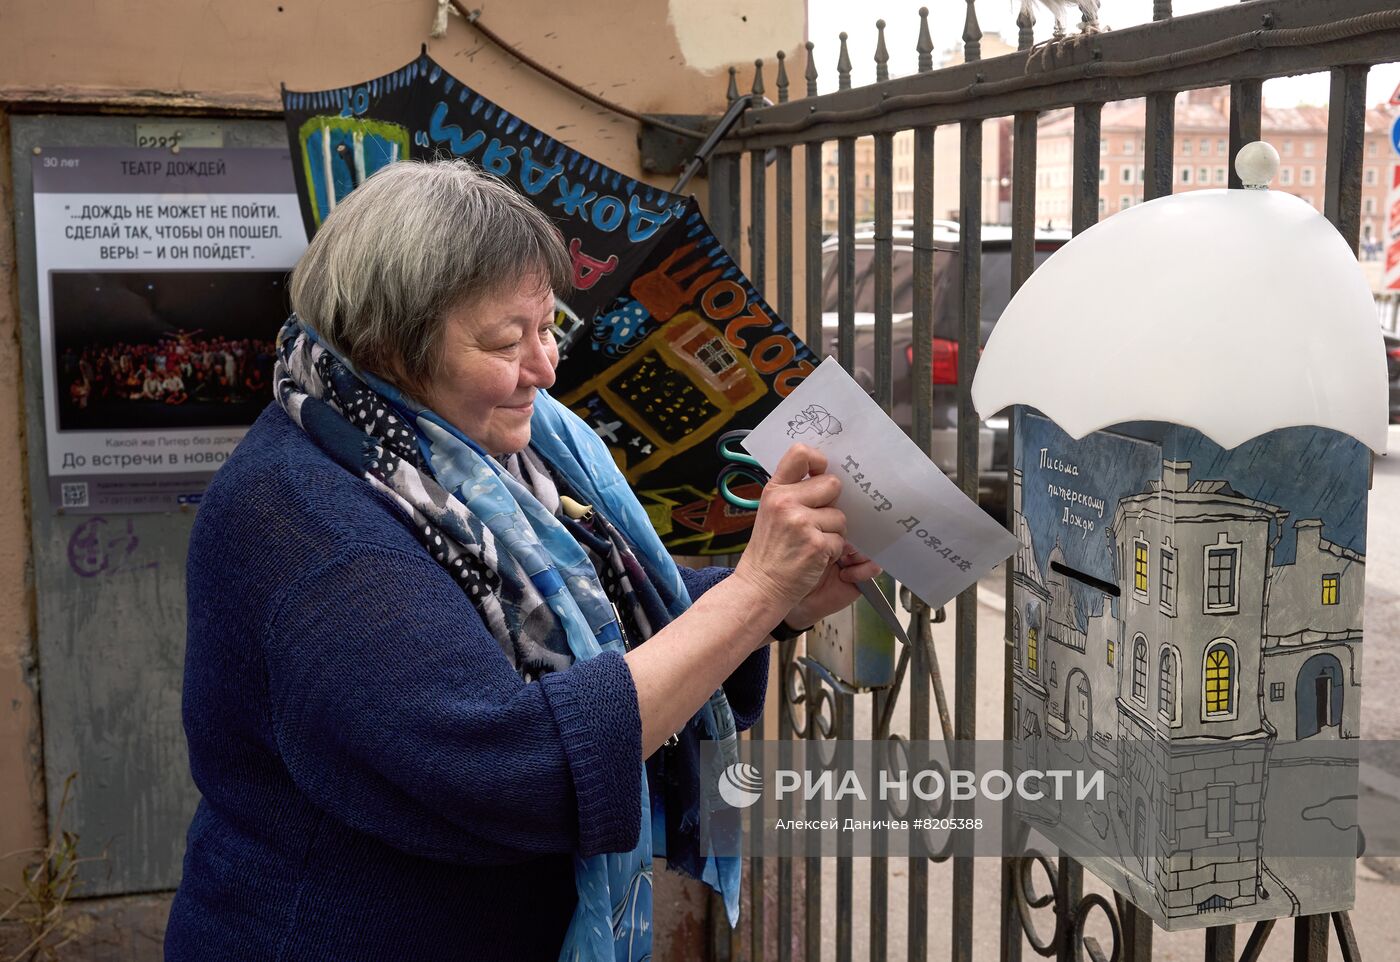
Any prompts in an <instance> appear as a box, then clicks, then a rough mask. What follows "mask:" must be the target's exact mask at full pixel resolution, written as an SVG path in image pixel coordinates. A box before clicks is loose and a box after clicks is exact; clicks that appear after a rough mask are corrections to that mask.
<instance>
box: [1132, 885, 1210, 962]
mask: <svg viewBox="0 0 1400 962" xmlns="http://www.w3.org/2000/svg"><path fill="white" fill-rule="evenodd" d="M1120 922H1121V928H1122V931H1123V962H1150V960H1151V958H1152V919H1151V917H1149V916H1148V914H1147V913H1146V912H1144V911H1143V910H1142V909H1140V908H1138V907H1137V906H1136V905H1134V904H1133V903H1132V902H1129V901H1128V900H1127V899H1124V900H1123V917H1122V919H1121V920H1120ZM1222 928H1226V929H1228V930H1229V931H1230V932H1231V933H1233V932H1234V929H1233V928H1230V927H1229V926H1222ZM1211 931H1213V930H1211ZM1207 939H1209V936H1207ZM1230 944H1231V945H1233V944H1234V941H1233V935H1232V936H1231V943H1230ZM1232 962H1233V960H1232Z"/></svg>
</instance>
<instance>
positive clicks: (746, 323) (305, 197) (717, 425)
mask: <svg viewBox="0 0 1400 962" xmlns="http://www.w3.org/2000/svg"><path fill="white" fill-rule="evenodd" d="M283 101H284V106H285V108H286V117H287V133H288V136H289V138H290V140H291V145H292V156H293V167H294V170H295V173H296V181H297V191H298V194H299V195H300V198H301V206H302V216H303V218H304V219H305V222H306V227H307V230H308V232H314V231H315V229H316V228H317V227H318V226H319V225H320V223H321V221H322V220H323V219H324V218H325V217H326V216H327V215H328V214H329V213H330V211H331V210H332V209H333V208H334V205H335V203H336V202H337V201H338V200H341V199H343V198H344V197H345V196H346V195H347V194H348V193H349V192H350V191H352V190H353V189H354V188H355V186H356V185H357V184H359V183H361V182H362V181H363V180H364V179H365V178H366V177H368V176H369V175H371V174H373V173H374V172H375V171H376V170H378V169H379V168H381V167H383V166H385V165H386V164H391V163H393V162H395V161H396V160H400V159H404V158H418V159H433V158H438V157H464V158H466V159H468V160H470V161H472V162H473V163H475V164H476V165H477V166H479V167H481V168H482V169H483V170H485V171H487V172H489V173H491V174H494V175H495V176H497V177H500V178H501V179H502V180H504V181H505V182H506V183H508V184H510V185H511V186H512V187H514V188H515V189H516V190H518V191H520V193H521V194H523V195H524V196H525V197H527V198H528V199H529V200H530V201H531V202H532V203H534V204H535V205H536V206H537V207H539V208H540V210H542V211H544V212H545V213H546V214H548V215H549V216H550V217H551V218H552V219H553V220H554V222H555V224H557V225H558V227H559V229H560V231H561V232H562V233H563V235H564V239H565V242H566V243H567V244H568V249H569V254H570V256H571V257H572V259H573V267H574V291H573V293H572V294H571V295H569V297H568V298H567V300H560V301H559V303H558V304H557V311H556V321H557V328H558V334H559V339H560V345H559V353H560V364H559V370H558V380H557V382H556V384H555V386H554V388H553V390H552V393H553V394H554V396H555V397H557V398H559V399H560V400H561V401H562V402H564V403H565V404H567V405H568V406H569V407H570V408H571V409H572V410H574V411H575V412H576V413H578V414H579V416H581V417H583V418H584V419H585V420H586V421H588V423H589V424H590V425H591V426H592V427H593V428H594V430H596V431H597V432H598V434H599V435H600V436H601V437H602V438H603V439H604V440H605V441H606V442H607V444H608V446H609V448H610V450H611V451H612V454H613V457H614V458H615V459H616V461H617V463H618V465H619V466H620V467H621V469H622V471H623V473H624V474H625V475H626V476H627V479H628V481H629V482H631V484H632V486H633V488H634V489H635V490H636V491H637V494H638V496H639V497H640V498H641V500H642V503H643V504H644V505H645V506H646V508H647V511H648V513H649V514H650V516H651V520H652V523H653V524H654V525H655V526H656V529H657V531H658V532H659V533H660V535H661V537H662V540H663V541H664V542H665V544H666V546H667V547H668V548H669V549H671V550H672V551H674V552H675V553H677V554H723V553H728V552H731V551H737V550H738V549H740V548H741V547H742V546H743V545H744V544H745V543H746V541H747V539H748V532H749V530H750V528H751V527H752V525H753V511H751V510H749V509H747V508H743V507H739V506H736V505H734V504H731V503H730V502H728V501H726V500H724V499H723V498H721V497H720V495H719V492H718V478H719V477H720V475H721V474H722V473H724V472H725V471H726V469H727V468H732V465H731V464H730V463H729V462H728V461H727V460H726V457H727V455H726V450H727V446H722V445H721V442H722V441H724V440H726V439H730V440H732V439H733V438H734V437H735V435H736V434H737V435H739V436H742V435H743V434H745V433H747V431H749V430H750V429H752V428H753V427H754V426H755V425H757V424H758V422H759V421H761V420H762V419H763V417H764V416H765V415H766V414H767V413H768V412H769V411H771V410H772V409H773V408H774V407H775V406H776V405H777V404H778V402H779V401H781V400H782V398H784V397H786V396H787V395H788V394H790V393H791V392H792V391H793V389H794V388H796V387H797V385H798V384H799V383H800V382H801V380H802V379H803V378H804V377H806V375H807V374H809V373H810V372H811V371H813V370H815V368H816V365H817V362H818V360H819V358H817V357H816V356H815V355H814V354H813V353H812V352H811V351H810V350H809V349H808V348H807V346H806V345H805V344H803V343H802V342H801V341H800V340H799V339H798V338H797V336H796V334H794V333H793V331H792V329H791V328H790V327H788V325H786V324H784V323H783V322H782V321H781V320H779V318H778V317H777V315H776V314H775V313H774V311H773V310H772V309H771V308H770V307H769V306H768V304H766V303H765V302H764V300H763V298H762V297H761V296H760V295H759V293H758V291H756V290H755V289H754V287H753V285H752V284H751V283H750V282H749V280H748V279H747V278H746V277H745V276H744V275H743V273H742V272H741V271H740V270H739V267H738V265H737V264H735V263H734V261H733V259H732V258H731V257H730V256H729V254H728V252H726V251H725V249H724V247H723V245H721V244H720V242H719V240H718V239H717V238H716V237H715V235H714V232H713V231H712V230H711V229H710V227H709V225H708V224H707V223H706V222H705V219H704V217H703V216H702V215H701V213H700V210H699V208H698V206H697V205H696V203H695V201H694V199H692V198H685V197H681V196H679V195H676V194H672V193H668V192H667V191H664V190H661V189H659V188H656V187H651V186H649V185H647V184H644V183H641V182H639V181H636V180H633V179H631V178H629V177H627V176H625V175H623V174H621V173H619V172H618V171H615V170H613V169H611V168H609V167H607V166H604V165H603V164H600V163H598V162H597V161H596V160H592V159H590V158H589V157H587V156H586V155H584V154H581V153H579V152H578V151H577V150H574V149H573V148H571V147H569V146H568V145H566V144H563V143H561V142H559V141H558V140H556V139H555V138H553V137H551V136H550V135H548V134H546V133H544V132H543V131H541V130H539V129H537V128H535V127H532V126H531V125H530V124H528V123H526V122H525V121H523V120H521V119H520V118H519V117H516V116H515V115H513V114H511V113H510V112H509V111H507V110H505V109H503V108H502V107H500V106H499V105H497V104H495V103H492V102H491V101H490V100H488V99H487V98H485V97H483V96H482V95H481V94H479V93H477V92H476V91H474V90H472V89H471V88H470V87H468V86H466V85H465V84H463V83H462V82H461V81H459V80H457V79H456V78H455V77H453V76H451V75H450V74H448V73H447V72H446V71H445V70H443V68H442V67H441V66H440V65H438V64H437V63H435V62H434V61H433V60H432V59H431V58H429V57H428V56H427V54H426V53H424V54H422V55H421V56H419V57H418V58H417V59H416V60H414V61H413V62H412V63H410V64H409V65H408V66H406V67H404V68H402V69H400V70H396V71H394V72H393V73H391V74H387V75H385V76H383V77H380V78H378V79H376V80H371V81H369V82H368V83H364V84H359V85H357V86H352V87H342V88H340V89H338V90H327V91H320V92H315V93H296V92H292V91H285V92H284V94H283ZM731 490H732V491H733V492H734V493H736V494H741V495H747V496H749V497H755V496H756V495H757V491H758V490H759V486H758V483H757V481H755V482H754V483H752V484H749V485H739V486H737V487H733V488H732V489H731Z"/></svg>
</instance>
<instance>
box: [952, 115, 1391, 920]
mask: <svg viewBox="0 0 1400 962" xmlns="http://www.w3.org/2000/svg"><path fill="white" fill-rule="evenodd" d="M1236 166H1237V169H1238V170H1239V171H1240V174H1241V178H1242V180H1243V181H1244V183H1245V184H1246V187H1247V188H1250V187H1252V188H1253V189H1244V190H1228V191H1227V190H1205V191H1198V192H1194V193H1189V194H1184V195H1179V196H1173V197H1165V198H1161V199H1158V200H1153V201H1150V202H1148V203H1145V204H1143V205H1141V206H1139V207H1135V208H1131V209H1129V210H1127V211H1124V212H1122V213H1120V214H1116V215H1114V216H1113V217H1112V218H1110V219H1108V220H1106V221H1104V222H1103V223H1101V224H1098V225H1097V226H1095V227H1092V228H1090V229H1089V230H1087V231H1085V232H1083V233H1082V234H1080V235H1079V236H1078V237H1076V238H1075V239H1074V240H1073V241H1071V242H1070V243H1069V244H1067V245H1066V246H1065V247H1064V248H1063V249H1061V250H1060V251H1059V252H1057V253H1056V254H1055V255H1053V256H1052V257H1051V258H1050V259H1049V260H1048V261H1047V262H1046V263H1045V264H1044V265H1043V266H1042V267H1041V268H1039V269H1038V270H1037V271H1036V272H1035V273H1034V274H1033V275H1032V276H1031V277H1030V278H1029V279H1028V280H1027V281H1026V283H1025V284H1024V285H1023V286H1022V287H1021V289H1020V290H1019V292H1018V293H1017V294H1016V297H1015V298H1014V299H1013V300H1012V302H1011V303H1010V305H1008V307H1007V309H1006V312H1005V314H1003V316H1002V317H1001V319H1000V321H999V323H998V324H997V328H996V331H995V333H994V334H993V335H992V338H991V340H990V341H989V343H988V345H987V348H986V352H985V354H984V355H983V357H982V359H981V362H980V365H979V368H978V372H977V377H976V380H975V381H974V384H973V387H972V396H973V401H974V403H975V405H976V407H977V410H978V412H979V413H980V414H981V415H982V416H983V417H987V416H990V415H992V414H993V413H994V412H996V411H998V410H1001V409H1003V408H1006V407H1008V406H1010V405H1013V404H1014V405H1015V445H1016V450H1015V465H1014V471H1013V494H1012V496H1013V501H1014V510H1015V514H1014V523H1015V534H1016V535H1017V536H1018V538H1019V539H1020V543H1021V544H1020V548H1019V549H1018V550H1017V553H1016V556H1015V561H1014V572H1013V580H1014V590H1013V592H1012V594H1013V598H1012V600H1011V604H1012V605H1013V610H1012V617H1011V624H1012V632H1013V639H1012V641H1013V643H1014V645H1015V658H1014V672H1015V677H1014V686H1013V695H1012V710H1013V713H1014V726H1015V727H1014V732H1015V735H1014V738H1015V743H1016V745H1015V748H1016V757H1017V762H1018V765H1021V766H1023V767H1025V768H1032V769H1039V770H1048V769H1051V768H1054V767H1055V765H1056V760H1057V759H1059V760H1061V761H1065V762H1066V764H1065V765H1064V766H1062V767H1065V768H1069V767H1074V766H1075V765H1078V766H1079V767H1087V768H1090V769H1094V770H1101V771H1102V772H1103V773H1104V781H1103V785H1104V791H1103V792H1102V798H1101V799H1095V798H1091V799H1090V800H1088V802H1087V804H1084V803H1079V802H1070V801H1068V800H1066V801H1064V802H1055V801H1053V800H1051V799H1049V798H1047V799H1044V800H1041V801H1037V802H1029V803H1025V805H1024V810H1023V813H1022V814H1023V815H1024V817H1025V818H1026V819H1027V820H1028V821H1029V823H1030V824H1031V825H1032V826H1033V827H1034V828H1036V829H1037V830H1039V831H1040V832H1041V833H1042V834H1044V835H1045V836H1046V837H1047V838H1049V839H1050V840H1051V841H1052V842H1053V843H1055V844H1058V845H1061V846H1062V847H1064V848H1065V849H1067V850H1069V851H1070V852H1071V853H1073V854H1077V855H1080V856H1084V857H1085V864H1086V866H1087V867H1088V868H1089V869H1090V870H1091V871H1093V872H1095V873H1096V874H1098V875H1099V876H1100V877H1102V878H1103V879H1104V880H1105V881H1107V882H1108V883H1109V884H1110V885H1112V886H1113V887H1114V888H1116V889H1117V890H1119V891H1121V892H1123V893H1124V894H1126V895H1127V896H1128V897H1130V898H1131V899H1132V900H1133V901H1134V902H1135V903H1137V904H1138V905H1139V906H1140V907H1142V908H1143V909H1144V910H1145V911H1147V912H1148V913H1149V914H1150V915H1151V916H1152V917H1153V918H1154V919H1155V920H1156V921H1157V922H1158V923H1159V924H1161V925H1163V926H1165V927H1166V928H1169V929H1181V928H1192V927H1198V926H1206V925H1221V924H1228V923H1234V922H1243V921H1247V920H1253V919H1261V918H1270V917H1276V916H1286V915H1303V914H1315V913H1320V912H1327V911H1333V910H1339V909H1346V908H1349V907H1350V906H1351V904H1352V901H1353V898H1354V892H1355V879H1354V869H1355V856H1356V853H1357V850H1358V844H1359V839H1358V829H1357V827H1356V799H1355V796H1356V794H1357V767H1356V752H1355V747H1356V744H1357V741H1356V739H1357V738H1358V736H1359V732H1360V726H1359V709H1360V684H1361V652H1362V637H1363V636H1362V628H1361V625H1362V621H1361V614H1362V599H1363V593H1364V587H1365V586H1364V581H1365V563H1366V558H1365V551H1366V548H1365V535H1366V498H1367V491H1368V488H1369V471H1370V465H1371V451H1372V450H1374V451H1376V452H1379V453H1383V452H1384V449H1385V438H1386V413H1387V406H1386V381H1385V363H1384V356H1383V355H1384V352H1383V347H1382V340H1381V336H1380V332H1379V330H1378V327H1377V324H1376V318H1375V310H1374V307H1373V305H1372V299H1371V295H1370V291H1369V290H1368V287H1367V285H1366V282H1365V280H1364V278H1363V276H1362V273H1361V271H1360V268H1359V267H1358V265H1357V263H1356V259H1355V256H1354V255H1353V253H1352V251H1351V250H1350V249H1349V247H1348V246H1347V244H1346V243H1345V241H1344V240H1343V239H1342V238H1341V236H1340V235H1339V234H1338V233H1337V231H1336V230H1335V229H1334V228H1333V227H1332V225H1331V224H1330V223H1329V222H1328V221H1327V220H1326V219H1324V218H1323V217H1322V215H1321V214H1319V213H1318V212H1316V211H1315V210H1313V209H1312V208H1311V207H1310V206H1309V205H1307V204H1306V203H1304V202H1303V201H1302V200H1300V199H1298V198H1295V197H1292V196H1289V195H1287V194H1283V193H1278V192H1272V191H1269V190H1268V189H1267V183H1268V181H1269V180H1270V179H1271V177H1272V175H1273V173H1274V172H1275V171H1276V170H1277V166H1278V155H1277V154H1276V153H1275V152H1274V151H1273V148H1272V147H1269V146H1268V145H1267V144H1263V143H1259V144H1251V145H1249V146H1247V147H1246V148H1245V149H1244V150H1242V151H1241V153H1240V155H1239V157H1238V158H1237V165H1236ZM1368 448H1369V449H1371V450H1368Z"/></svg>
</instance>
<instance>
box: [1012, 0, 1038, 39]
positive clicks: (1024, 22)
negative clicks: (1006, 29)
mask: <svg viewBox="0 0 1400 962" xmlns="http://www.w3.org/2000/svg"><path fill="white" fill-rule="evenodd" d="M1016 26H1017V27H1018V28H1019V33H1018V35H1017V39H1016V49H1017V50H1029V49H1030V48H1031V47H1033V46H1035V11H1034V10H1032V9H1031V5H1030V3H1029V0H1022V2H1021V12H1020V13H1018V14H1017V15H1016Z"/></svg>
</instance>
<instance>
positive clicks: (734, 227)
mask: <svg viewBox="0 0 1400 962" xmlns="http://www.w3.org/2000/svg"><path fill="white" fill-rule="evenodd" d="M708 179H709V184H710V226H711V227H712V228H713V229H714V232H715V237H717V238H719V241H720V243H722V244H724V246H725V248H726V249H727V250H732V251H737V250H739V237H740V227H739V158H738V156H737V155H730V156H724V155H718V156H715V157H712V158H711V159H710V169H709V177H708Z"/></svg>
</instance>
